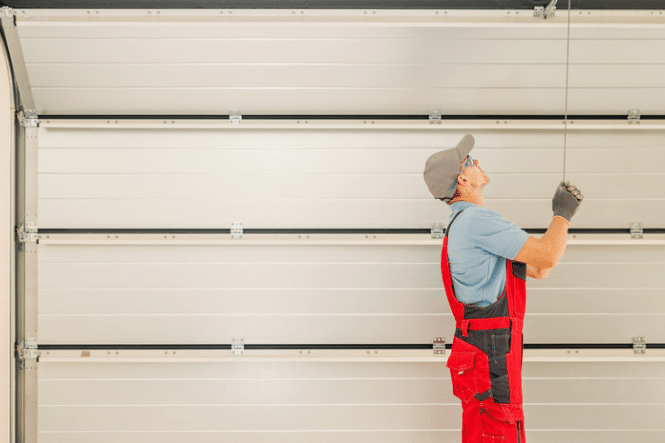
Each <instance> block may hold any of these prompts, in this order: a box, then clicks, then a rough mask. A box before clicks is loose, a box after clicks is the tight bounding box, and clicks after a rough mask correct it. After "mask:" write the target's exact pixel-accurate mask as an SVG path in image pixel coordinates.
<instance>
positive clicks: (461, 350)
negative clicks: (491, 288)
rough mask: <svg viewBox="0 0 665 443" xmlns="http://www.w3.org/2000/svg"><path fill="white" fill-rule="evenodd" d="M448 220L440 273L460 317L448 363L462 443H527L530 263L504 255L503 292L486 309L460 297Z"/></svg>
mask: <svg viewBox="0 0 665 443" xmlns="http://www.w3.org/2000/svg"><path fill="white" fill-rule="evenodd" d="M459 214H461V212H460V213H458V214H457V215H456V216H455V218H453V220H452V221H451V222H450V224H449V225H448V229H446V235H445V237H444V239H443V251H442V253H441V273H442V275H443V284H444V287H445V289H446V295H447V296H448V303H449V304H450V309H451V310H452V311H453V315H454V316H455V320H456V322H457V329H456V330H455V336H454V338H453V346H452V352H451V354H450V357H448V363H447V364H446V366H448V368H450V374H451V378H452V382H453V394H454V395H455V396H456V397H458V398H459V399H460V400H462V410H463V414H462V443H525V442H526V439H525V434H524V413H523V411H522V357H523V356H522V349H523V348H524V339H523V335H522V325H523V321H524V312H525V307H526V264H524V263H520V262H517V261H511V260H508V259H506V285H505V288H504V290H503V293H502V294H501V297H500V298H499V299H498V300H497V301H496V302H494V303H492V304H491V305H490V306H487V307H485V308H482V307H477V306H471V305H465V304H463V303H460V302H459V301H457V298H456V297H455V292H454V288H453V282H452V278H451V275H450V267H449V265H448V232H450V227H451V226H452V224H453V223H454V222H455V219H456V218H457V216H459Z"/></svg>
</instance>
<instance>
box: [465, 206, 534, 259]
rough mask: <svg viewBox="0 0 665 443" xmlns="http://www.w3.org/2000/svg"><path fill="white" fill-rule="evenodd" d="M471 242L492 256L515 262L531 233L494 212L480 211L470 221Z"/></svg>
mask: <svg viewBox="0 0 665 443" xmlns="http://www.w3.org/2000/svg"><path fill="white" fill-rule="evenodd" d="M468 229H469V230H468V233H469V242H470V243H471V245H473V246H475V247H478V248H481V249H484V250H485V251H488V252H490V253H492V254H495V255H498V256H500V257H505V258H507V259H509V260H514V259H515V257H516V256H517V254H518V253H519V252H520V250H521V249H522V247H523V246H524V243H526V241H527V240H528V238H529V233H527V232H526V231H525V230H523V229H521V228H519V227H517V226H516V225H515V224H514V223H512V222H511V221H509V220H506V219H505V218H503V217H502V216H501V215H500V214H498V213H496V212H494V211H479V213H478V214H477V216H475V217H473V218H472V219H471V220H470V223H469V228H468Z"/></svg>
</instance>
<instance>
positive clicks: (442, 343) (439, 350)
mask: <svg viewBox="0 0 665 443" xmlns="http://www.w3.org/2000/svg"><path fill="white" fill-rule="evenodd" d="M432 349H434V353H435V354H445V353H446V340H445V339H444V338H443V337H437V338H435V339H434V344H433V345H432Z"/></svg>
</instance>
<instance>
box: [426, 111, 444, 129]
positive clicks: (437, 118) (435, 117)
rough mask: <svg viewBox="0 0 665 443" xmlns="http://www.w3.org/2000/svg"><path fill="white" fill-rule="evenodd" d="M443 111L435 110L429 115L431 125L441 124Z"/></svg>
mask: <svg viewBox="0 0 665 443" xmlns="http://www.w3.org/2000/svg"><path fill="white" fill-rule="evenodd" d="M441 115H442V114H441V110H440V109H435V110H433V111H430V113H429V122H430V124H436V125H438V124H441Z"/></svg>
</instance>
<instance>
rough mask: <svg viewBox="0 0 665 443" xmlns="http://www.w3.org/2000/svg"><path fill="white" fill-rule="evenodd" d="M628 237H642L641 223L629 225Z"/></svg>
mask: <svg viewBox="0 0 665 443" xmlns="http://www.w3.org/2000/svg"><path fill="white" fill-rule="evenodd" d="M630 238H634V239H640V238H644V228H643V227H642V223H639V222H637V223H633V224H632V225H630Z"/></svg>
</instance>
